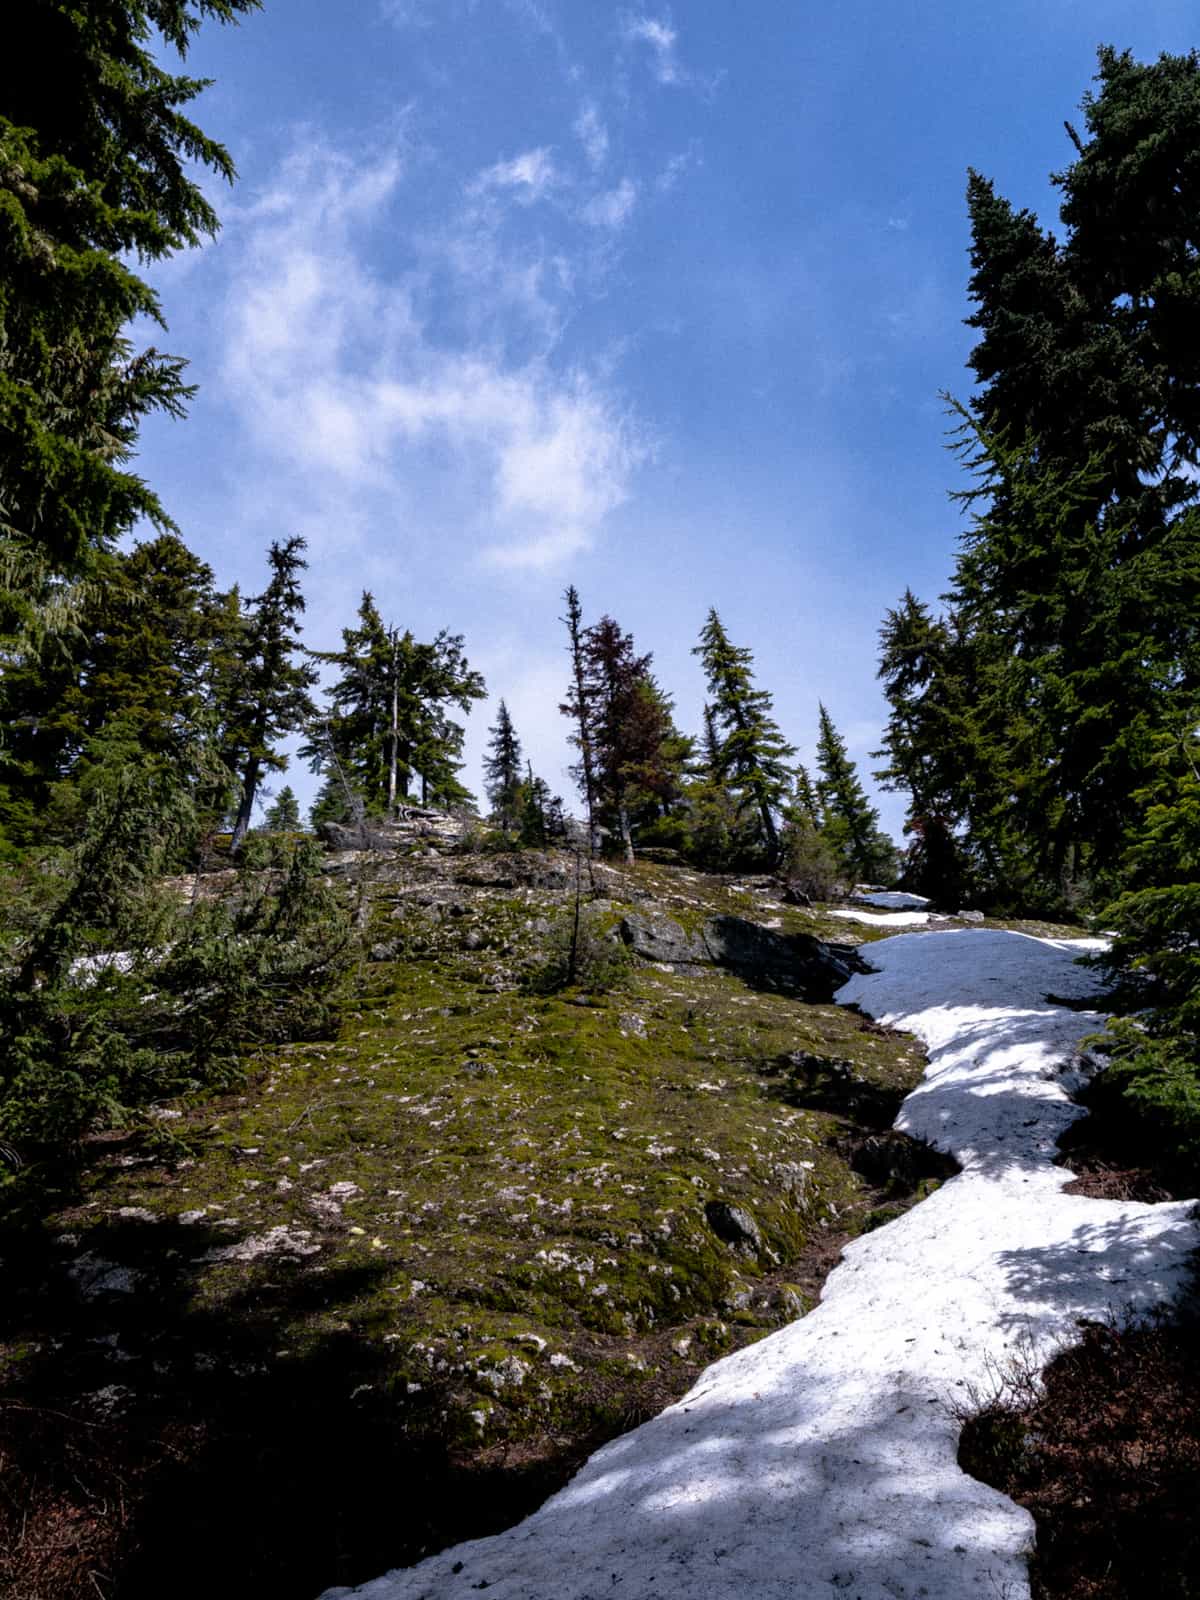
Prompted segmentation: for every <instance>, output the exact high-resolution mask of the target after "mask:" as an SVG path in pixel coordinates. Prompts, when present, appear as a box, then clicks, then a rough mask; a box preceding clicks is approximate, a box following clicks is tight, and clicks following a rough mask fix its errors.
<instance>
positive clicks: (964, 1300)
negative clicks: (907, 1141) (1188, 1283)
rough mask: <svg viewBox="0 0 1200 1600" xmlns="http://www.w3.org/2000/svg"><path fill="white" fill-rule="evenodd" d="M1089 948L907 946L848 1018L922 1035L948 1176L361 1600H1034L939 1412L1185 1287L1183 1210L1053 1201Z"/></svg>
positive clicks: (913, 1121) (917, 1118)
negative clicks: (1001, 1599) (548, 1491)
mask: <svg viewBox="0 0 1200 1600" xmlns="http://www.w3.org/2000/svg"><path fill="white" fill-rule="evenodd" d="M1086 948H1089V945H1088V943H1087V942H1086V941H1076V942H1069V941H1057V940H1050V939H1033V938H1028V937H1026V936H1024V935H1021V934H1014V933H1000V932H967V931H965V930H956V931H952V932H945V933H942V932H939V933H926V934H906V935H901V936H899V937H897V938H894V939H891V940H888V941H887V942H886V943H884V944H882V945H880V944H875V945H872V946H870V947H869V949H868V952H867V954H868V957H869V959H870V960H871V961H872V962H873V963H874V964H875V965H876V966H877V967H878V969H879V970H878V971H876V972H874V973H870V974H867V975H865V976H861V977H856V978H853V979H851V981H850V983H849V984H847V985H846V987H845V988H844V989H843V990H842V991H841V995H840V998H841V999H843V1000H845V1001H852V1002H854V1003H856V1004H857V1005H859V1006H861V1007H862V1008H863V1009H864V1010H866V1011H868V1012H870V1013H871V1015H873V1016H875V1017H877V1018H879V1019H880V1020H881V1021H884V1022H888V1023H892V1024H894V1025H896V1026H899V1027H904V1028H906V1029H908V1030H910V1031H911V1032H913V1033H916V1034H918V1035H919V1036H920V1037H921V1038H922V1039H923V1040H924V1041H925V1043H926V1045H927V1046H928V1049H929V1053H930V1066H929V1071H928V1074H927V1076H926V1077H925V1079H924V1081H923V1082H922V1084H921V1085H920V1087H919V1088H918V1089H916V1090H915V1091H914V1093H913V1094H911V1095H910V1096H909V1097H908V1099H907V1100H906V1102H905V1104H904V1107H903V1110H902V1113H901V1116H900V1119H899V1126H900V1127H902V1128H904V1129H906V1130H907V1131H909V1132H910V1133H913V1134H917V1135H921V1136H923V1137H926V1138H929V1139H931V1140H932V1141H933V1142H934V1143H936V1144H938V1145H939V1146H940V1147H941V1148H943V1149H946V1150H950V1151H953V1153H954V1154H955V1155H956V1156H957V1157H958V1159H959V1160H960V1161H961V1162H962V1165H963V1171H962V1173H961V1174H960V1175H959V1176H958V1177H955V1178H952V1179H950V1180H949V1182H947V1183H946V1184H944V1185H943V1186H942V1187H941V1188H940V1189H939V1190H937V1191H936V1193H934V1194H933V1195H932V1196H930V1198H929V1199H927V1200H925V1201H923V1202H922V1203H921V1204H920V1205H918V1206H916V1207H914V1208H913V1209H912V1210H911V1211H909V1212H907V1213H906V1214H905V1215H904V1216H902V1217H900V1218H899V1219H898V1220H896V1221H895V1222H893V1223H891V1224H889V1225H888V1226H887V1227H885V1228H880V1229H878V1230H877V1231H875V1232H873V1233H870V1234H867V1235H866V1236H865V1237H863V1238H861V1239H858V1240H856V1241H855V1242H854V1243H853V1244H851V1245H850V1246H849V1248H848V1249H847V1250H846V1253H845V1257H844V1261H843V1264H842V1265H841V1266H840V1267H838V1268H837V1270H836V1271H835V1272H833V1273H832V1274H831V1276H830V1278H829V1280H828V1282H827V1284H826V1287H825V1292H824V1295H823V1299H822V1304H821V1305H820V1306H819V1307H818V1308H817V1310H816V1311H814V1312H813V1313H812V1314H811V1315H810V1316H807V1317H804V1318H802V1319H801V1320H800V1321H798V1322H794V1323H792V1324H791V1325H790V1326H789V1327H787V1328H784V1329H783V1330H781V1331H780V1332H779V1333H776V1334H774V1335H772V1336H771V1337H770V1338H768V1339H764V1340H762V1341H761V1342H760V1343H758V1344H755V1345H752V1346H750V1347H749V1348H747V1349H745V1350H741V1351H739V1352H737V1353H736V1354H735V1355H732V1356H729V1357H727V1358H726V1359H725V1360H723V1361H719V1362H717V1363H716V1364H715V1365H714V1366H711V1367H709V1368H708V1370H707V1371H706V1372H705V1373H704V1374H703V1375H702V1376H701V1378H700V1379H699V1381H698V1382H697V1384H696V1386H695V1387H694V1388H693V1389H692V1391H691V1392H690V1393H689V1394H687V1395H685V1396H684V1398H683V1399H682V1400H680V1401H679V1402H678V1403H677V1404H675V1405H673V1406H671V1407H669V1408H668V1409H667V1410H666V1411H664V1412H663V1413H662V1415H661V1416H659V1417H656V1418H655V1419H654V1420H653V1421H651V1422H649V1423H647V1424H645V1426H643V1427H641V1428H638V1429H637V1430H636V1431H635V1432H633V1433H630V1434H627V1435H625V1437H624V1438H621V1439H617V1440H615V1441H614V1442H613V1443H611V1444H609V1445H606V1446H605V1448H604V1449H602V1450H600V1451H598V1452H597V1454H596V1455H594V1456H593V1457H592V1458H591V1460H590V1461H588V1462H587V1464H586V1465H585V1466H584V1467H583V1469H582V1470H581V1471H580V1472H579V1474H578V1475H577V1476H576V1477H575V1478H574V1479H573V1481H572V1482H571V1483H570V1484H568V1486H567V1487H566V1488H565V1489H563V1490H562V1491H561V1492H560V1493H559V1494H557V1495H555V1496H554V1498H553V1499H551V1500H549V1501H548V1502H547V1503H546V1504H545V1505H544V1506H543V1507H542V1508H541V1510H539V1511H537V1512H535V1513H534V1515H533V1516H531V1517H529V1518H527V1519H526V1520H525V1521H524V1522H522V1523H520V1524H519V1525H518V1526H517V1527H515V1528H512V1529H510V1530H509V1531H508V1532H506V1533H502V1534H498V1535H496V1536H494V1537H491V1538H487V1539H481V1540H477V1541H474V1542H471V1543H468V1544H462V1545H458V1546H457V1547H455V1548H454V1549H451V1550H446V1551H444V1552H443V1553H442V1554H441V1555H437V1556H433V1557H431V1558H430V1559H428V1560H426V1561H423V1562H422V1563H421V1564H420V1565H419V1566H416V1567H412V1568H409V1569H407V1570H402V1571H397V1572H393V1573H391V1574H389V1575H388V1576H386V1577H383V1578H378V1579H376V1580H375V1581H374V1582H371V1583H367V1584H365V1585H363V1586H362V1587H361V1588H359V1589H356V1590H353V1591H351V1590H344V1589H339V1590H331V1591H329V1594H328V1596H327V1600H333V1597H334V1596H335V1595H347V1594H350V1593H353V1594H354V1595H356V1596H358V1597H359V1600H416V1597H417V1596H424V1597H427V1600H458V1597H462V1600H467V1597H468V1596H470V1595H472V1594H473V1593H474V1592H475V1591H477V1590H486V1591H487V1593H488V1596H489V1600H599V1597H600V1596H608V1595H610V1594H613V1593H620V1594H624V1595H628V1596H630V1597H631V1600H634V1597H636V1600H642V1597H643V1596H648V1595H654V1596H656V1597H657V1600H693V1597H695V1596H697V1595H703V1596H704V1597H705V1600H742V1597H744V1596H746V1595H754V1596H755V1597H756V1600H785V1597H786V1600H798V1597H805V1600H847V1597H854V1600H916V1597H917V1596H924V1597H926V1600H961V1597H962V1596H964V1595H976V1594H978V1595H983V1596H999V1595H1004V1596H1007V1597H1009V1600H1023V1597H1027V1596H1028V1594H1029V1587H1028V1581H1027V1575H1026V1564H1025V1557H1026V1556H1027V1554H1028V1552H1029V1550H1030V1548H1031V1545H1032V1541H1033V1524H1032V1521H1031V1519H1030V1517H1029V1515H1028V1513H1027V1512H1025V1511H1024V1510H1022V1509H1021V1508H1020V1507H1018V1506H1017V1505H1015V1504H1014V1503H1013V1502H1012V1501H1010V1500H1008V1499H1007V1498H1006V1497H1005V1496H1003V1495H1001V1494H999V1493H997V1492H996V1491H995V1490H993V1489H989V1488H987V1487H986V1486H985V1485H983V1484H981V1483H977V1482H976V1481H975V1480H974V1479H971V1478H968V1477H967V1476H966V1475H965V1474H964V1473H962V1472H961V1471H960V1470H959V1468H958V1466H957V1464H956V1461H955V1453H956V1447H957V1440H958V1432H959V1425H958V1423H957V1422H956V1421H955V1420H954V1414H953V1407H954V1405H955V1403H956V1402H957V1401H960V1400H962V1399H963V1398H964V1397H965V1396H967V1395H968V1394H969V1386H970V1385H971V1384H973V1383H979V1384H986V1382H987V1380H988V1378H989V1375H990V1374H991V1373H992V1372H994V1371H995V1368H996V1365H997V1364H999V1365H1000V1366H1003V1364H1004V1362H1005V1361H1006V1360H1007V1359H1009V1357H1010V1356H1011V1355H1012V1353H1013V1351H1014V1350H1015V1349H1017V1348H1018V1347H1024V1348H1025V1349H1027V1350H1029V1351H1031V1352H1032V1353H1033V1354H1034V1356H1035V1357H1036V1359H1037V1360H1039V1361H1041V1360H1044V1359H1045V1358H1046V1357H1048V1356H1049V1354H1050V1353H1051V1352H1052V1351H1054V1350H1055V1349H1057V1348H1059V1347H1061V1346H1063V1345H1066V1344H1068V1343H1071V1342H1073V1341H1074V1340H1075V1339H1076V1338H1077V1337H1078V1328H1077V1323H1078V1319H1080V1318H1083V1317H1086V1318H1096V1317H1102V1316H1103V1315H1104V1314H1105V1313H1106V1312H1107V1311H1109V1310H1115V1311H1117V1312H1120V1313H1122V1314H1136V1313H1137V1312H1139V1311H1143V1310H1145V1309H1146V1308H1148V1307H1150V1306H1152V1305H1154V1304H1156V1303H1158V1302H1161V1301H1164V1300H1168V1299H1170V1298H1171V1297H1172V1295H1173V1294H1174V1293H1176V1292H1177V1290H1178V1289H1179V1288H1180V1287H1181V1286H1182V1284H1183V1281H1184V1278H1185V1272H1186V1258H1187V1255H1188V1252H1189V1251H1190V1250H1192V1249H1194V1248H1195V1247H1196V1245H1197V1243H1198V1242H1200V1227H1198V1225H1197V1222H1196V1221H1195V1219H1194V1210H1195V1208H1194V1204H1193V1202H1190V1201H1185V1202H1178V1203H1170V1204H1165V1205H1142V1204H1136V1203H1133V1202H1118V1201H1107V1200H1092V1199H1087V1198H1084V1197H1082V1196H1078V1195H1068V1194H1064V1193H1063V1192H1062V1191H1063V1187H1064V1185H1065V1184H1067V1183H1069V1182H1070V1180H1071V1174H1070V1173H1069V1172H1068V1171H1065V1170H1064V1169H1062V1168H1060V1167H1055V1166H1054V1165H1053V1155H1054V1150H1055V1141H1056V1138H1057V1136H1058V1135H1059V1133H1060V1132H1061V1131H1062V1129H1063V1128H1064V1127H1066V1126H1067V1124H1068V1123H1070V1122H1071V1121H1072V1120H1073V1119H1074V1118H1075V1117H1076V1116H1078V1115H1079V1112H1078V1109H1077V1108H1076V1107H1075V1106H1073V1105H1072V1104H1071V1103H1070V1100H1069V1098H1068V1096H1069V1092H1070V1089H1071V1088H1072V1086H1073V1084H1074V1082H1075V1081H1076V1079H1075V1078H1074V1076H1073V1063H1072V1058H1073V1055H1074V1052H1075V1049H1076V1046H1077V1044H1078V1041H1079V1040H1080V1038H1082V1037H1083V1035H1085V1034H1087V1033H1090V1032H1093V1031H1094V1030H1095V1029H1096V1028H1097V1026H1098V1025H1099V1023H1100V1020H1101V1019H1100V1018H1099V1016H1098V1015H1097V1014H1096V1013H1094V1012H1089V1011H1075V1010H1071V1009H1067V1008H1064V1007H1056V1006H1052V1005H1050V1004H1048V1003H1047V1002H1046V1000H1045V998H1044V997H1045V995H1046V994H1047V993H1054V994H1057V995H1063V996H1074V997H1077V998H1086V996H1087V995H1088V994H1090V993H1093V992H1094V979H1093V978H1092V976H1091V975H1090V974H1089V973H1088V972H1087V971H1085V970H1084V969H1082V968H1080V967H1077V966H1076V965H1075V964H1074V958H1075V956H1076V955H1078V954H1079V953H1080V952H1081V951H1082V950H1084V949H1086Z"/></svg>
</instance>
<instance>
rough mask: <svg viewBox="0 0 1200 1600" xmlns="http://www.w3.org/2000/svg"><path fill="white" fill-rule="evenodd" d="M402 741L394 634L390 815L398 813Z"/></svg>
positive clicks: (389, 773)
mask: <svg viewBox="0 0 1200 1600" xmlns="http://www.w3.org/2000/svg"><path fill="white" fill-rule="evenodd" d="M399 742H400V684H399V681H398V680H397V676H396V635H395V632H393V634H392V729H391V756H390V759H389V761H388V802H387V803H388V816H389V817H394V816H395V815H396V750H397V746H398V745H399Z"/></svg>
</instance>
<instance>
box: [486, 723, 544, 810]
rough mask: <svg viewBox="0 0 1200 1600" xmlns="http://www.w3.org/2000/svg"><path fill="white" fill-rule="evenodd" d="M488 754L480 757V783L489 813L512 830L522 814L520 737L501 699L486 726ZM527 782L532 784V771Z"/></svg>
mask: <svg viewBox="0 0 1200 1600" xmlns="http://www.w3.org/2000/svg"><path fill="white" fill-rule="evenodd" d="M488 732H489V733H490V735H491V738H490V740H489V742H488V754H487V755H485V756H484V758H483V786H484V791H485V792H486V794H487V797H488V799H489V800H490V801H491V803H492V815H493V817H494V818H495V819H496V821H497V822H498V823H499V824H500V827H501V829H502V830H503V832H505V833H511V832H512V831H513V830H514V829H515V828H516V827H517V824H518V821H519V818H520V815H521V801H522V795H521V777H522V773H521V741H520V740H519V739H518V738H517V732H516V729H515V728H514V727H513V724H512V718H511V717H510V716H509V714H508V707H507V706H506V705H505V703H504V701H503V700H501V702H500V709H499V711H498V712H497V715H496V722H495V725H494V726H493V727H491V728H489V730H488ZM529 782H530V786H531V787H532V783H533V772H532V770H531V771H530V774H529Z"/></svg>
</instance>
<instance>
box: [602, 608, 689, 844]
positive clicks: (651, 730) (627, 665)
mask: <svg viewBox="0 0 1200 1600" xmlns="http://www.w3.org/2000/svg"><path fill="white" fill-rule="evenodd" d="M582 655H583V672H584V675H583V693H582V701H583V705H584V706H585V707H586V708H587V716H586V725H587V738H588V742H589V746H590V749H591V759H592V782H593V785H594V794H593V808H594V809H593V817H594V819H595V820H597V821H599V822H600V823H601V824H602V825H605V826H609V827H611V828H612V830H613V831H615V832H616V834H617V836H618V837H619V838H620V841H621V849H622V852H623V854H624V856H625V859H626V861H629V862H632V860H633V858H634V857H633V833H632V827H631V816H630V806H631V801H632V798H633V794H634V791H635V789H636V786H637V785H638V783H639V782H640V781H641V780H643V779H644V778H645V776H646V774H647V773H648V772H649V771H650V770H651V769H652V768H653V766H654V763H655V761H656V759H657V756H658V753H659V749H660V746H661V744H662V741H663V739H664V738H665V736H666V734H667V732H668V726H667V724H666V722H665V720H664V714H663V706H662V701H661V698H659V697H656V696H655V695H654V694H653V693H652V691H651V689H650V686H649V674H650V659H651V658H650V657H649V656H648V655H645V656H639V655H637V654H636V653H635V651H634V648H633V636H632V634H628V633H625V632H623V630H622V629H621V628H620V626H619V625H618V624H617V623H616V622H614V621H613V619H612V617H601V619H600V621H599V622H597V623H595V624H594V625H593V626H592V627H590V628H588V629H587V630H586V631H585V633H584V635H583V641H582Z"/></svg>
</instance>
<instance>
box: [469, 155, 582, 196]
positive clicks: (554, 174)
mask: <svg viewBox="0 0 1200 1600" xmlns="http://www.w3.org/2000/svg"><path fill="white" fill-rule="evenodd" d="M561 182H562V179H561V178H560V177H559V174H558V171H557V169H556V168H555V165H554V159H553V157H552V155H551V153H550V151H549V150H548V149H547V148H546V147H545V146H544V145H543V146H541V147H540V148H539V149H537V150H525V151H523V152H522V153H521V154H520V155H519V156H514V157H513V158H512V160H511V161H497V162H496V164H495V166H491V167H487V168H485V170H484V171H483V172H481V173H480V174H479V176H478V177H477V178H476V179H475V181H474V182H473V183H472V184H471V186H470V192H471V193H472V194H482V193H485V192H486V191H487V190H489V189H514V190H516V191H517V198H518V199H519V200H520V201H521V203H522V204H524V205H532V204H533V203H534V202H535V201H536V200H541V199H544V198H545V196H546V194H547V193H548V192H549V191H550V190H551V189H553V188H554V187H555V186H556V185H557V184H559V183H561Z"/></svg>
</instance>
